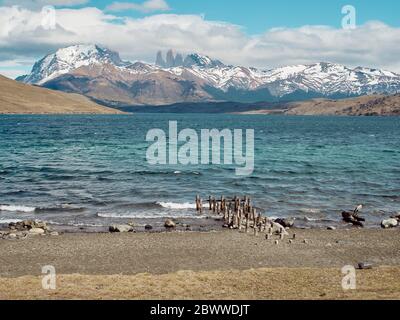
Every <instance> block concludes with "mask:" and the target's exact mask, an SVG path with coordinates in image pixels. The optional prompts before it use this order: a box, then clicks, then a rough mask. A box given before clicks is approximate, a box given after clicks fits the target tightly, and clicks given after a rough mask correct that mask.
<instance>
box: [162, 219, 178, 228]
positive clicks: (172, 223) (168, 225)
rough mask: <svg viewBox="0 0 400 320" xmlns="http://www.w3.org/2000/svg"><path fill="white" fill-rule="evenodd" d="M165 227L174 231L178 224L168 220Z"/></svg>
mask: <svg viewBox="0 0 400 320" xmlns="http://www.w3.org/2000/svg"><path fill="white" fill-rule="evenodd" d="M164 227H166V228H167V229H172V228H175V227H176V223H175V222H174V221H172V220H171V219H167V220H166V221H165V223H164Z"/></svg>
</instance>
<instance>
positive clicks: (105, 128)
mask: <svg viewBox="0 0 400 320" xmlns="http://www.w3.org/2000/svg"><path fill="white" fill-rule="evenodd" d="M169 120H177V121H178V127H179V129H183V128H193V129H196V130H200V129H203V128H204V129H206V128H210V129H211V128H218V129H224V128H230V129H236V128H243V129H246V128H251V129H255V138H256V141H255V148H256V150H255V155H256V161H255V171H254V174H253V175H252V176H250V177H238V176H235V174H234V167H233V166H229V167H226V166H213V165H209V166H200V165H199V166H188V167H182V166H180V165H178V166H158V167H154V166H151V165H149V164H148V163H147V162H146V159H145V156H146V149H147V147H148V145H149V144H148V143H147V142H146V141H145V136H146V133H147V131H148V130H149V129H152V128H163V129H164V130H166V131H167V128H168V121H169ZM0 141H1V143H0V154H1V160H0V204H2V205H1V206H0V222H1V221H2V222H9V221H12V220H14V219H25V218H37V219H43V220H50V221H52V222H55V223H62V224H71V225H72V224H75V225H107V224H109V223H110V222H114V221H124V219H125V220H126V219H129V218H147V217H149V218H151V217H153V218H154V217H156V218H160V217H167V216H172V217H195V212H194V209H193V202H194V196H195V195H196V194H197V193H199V194H201V195H202V196H203V197H204V198H206V197H208V195H209V194H215V195H220V194H223V195H225V196H230V195H236V194H237V195H244V194H246V195H250V196H252V197H253V199H254V201H255V202H256V205H257V206H258V207H259V208H261V209H262V211H263V212H264V213H265V214H267V215H269V216H295V217H298V218H299V219H301V220H310V221H313V220H314V219H315V220H317V221H326V222H327V223H329V222H330V221H331V220H332V221H336V220H339V219H340V212H341V210H342V209H351V208H353V207H355V206H356V205H357V204H359V203H362V204H364V205H365V209H364V213H365V215H366V216H367V218H368V220H369V221H370V222H371V223H376V222H378V221H380V220H381V219H382V217H383V216H388V215H390V214H391V213H395V212H398V211H400V118H395V117H389V118H378V117H370V118H361V117H359V118H358V117H288V116H262V115H255V116H245V115H220V114H218V115H199V114H196V115H177V114H160V115H157V114H135V115H130V116H0Z"/></svg>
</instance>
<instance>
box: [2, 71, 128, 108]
mask: <svg viewBox="0 0 400 320" xmlns="http://www.w3.org/2000/svg"><path fill="white" fill-rule="evenodd" d="M3 113H4V114H120V113H122V112H121V111H119V110H116V109H111V108H107V107H104V106H100V105H98V104H96V103H94V102H92V101H90V100H89V99H88V98H86V97H84V96H81V95H78V94H70V93H64V92H60V91H55V90H49V89H45V88H40V87H37V86H31V85H27V84H23V83H19V82H17V81H14V80H11V79H7V78H5V77H3V76H1V75H0V114H3Z"/></svg>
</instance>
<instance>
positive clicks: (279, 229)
mask: <svg viewBox="0 0 400 320" xmlns="http://www.w3.org/2000/svg"><path fill="white" fill-rule="evenodd" d="M271 225H272V233H274V234H279V235H281V234H282V235H284V236H288V235H289V233H288V232H287V231H286V229H285V228H284V227H283V226H282V225H281V224H279V223H276V222H272V223H271Z"/></svg>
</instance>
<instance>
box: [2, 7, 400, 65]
mask: <svg viewBox="0 0 400 320" xmlns="http://www.w3.org/2000/svg"><path fill="white" fill-rule="evenodd" d="M42 21H43V16H42V14H41V13H40V12H38V11H34V10H29V9H23V8H20V7H0V66H1V65H2V62H1V61H7V60H8V61H10V60H23V61H28V60H30V61H32V62H33V61H34V60H36V59H38V58H41V57H42V56H43V55H45V54H48V53H51V52H53V51H55V50H56V49H57V48H59V47H63V46H67V45H72V44H77V43H97V44H100V45H104V46H106V47H109V48H111V49H113V50H116V51H118V52H120V54H121V57H122V58H123V59H126V60H130V61H136V60H142V61H147V62H154V59H155V54H156V52H157V51H158V50H164V51H166V50H168V49H170V48H173V49H174V50H175V51H179V52H181V53H184V54H185V53H190V52H199V53H202V54H207V55H209V56H211V57H213V58H217V59H220V60H222V61H223V62H225V63H229V64H238V65H244V66H254V67H260V68H273V67H278V66H284V65H292V64H300V63H315V62H319V61H327V62H335V63H341V64H345V65H349V66H359V65H360V66H367V67H376V68H384V69H388V70H391V71H397V72H400V60H399V59H398V57H399V56H400V46H398V45H396V44H397V43H399V42H400V29H399V28H393V27H390V26H388V25H385V24H383V23H380V22H369V23H367V24H365V25H362V26H359V27H358V28H356V29H354V30H349V29H347V30H344V29H336V28H332V27H327V26H303V27H301V28H276V29H270V30H267V31H266V32H265V33H263V34H261V35H256V36H251V35H248V34H246V33H245V31H244V30H243V29H242V28H241V27H240V26H237V25H233V24H230V23H224V22H219V21H209V20H206V19H205V18H204V17H203V16H200V15H176V14H158V15H152V16H148V17H145V18H141V19H134V18H126V17H125V18H121V17H118V16H115V15H112V14H107V13H106V12H104V11H102V10H100V9H98V8H82V9H57V15H56V26H55V28H54V29H51V30H49V29H46V28H43V25H42Z"/></svg>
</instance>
